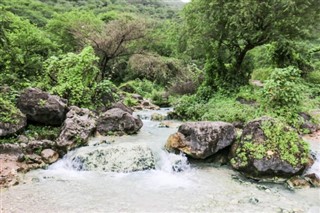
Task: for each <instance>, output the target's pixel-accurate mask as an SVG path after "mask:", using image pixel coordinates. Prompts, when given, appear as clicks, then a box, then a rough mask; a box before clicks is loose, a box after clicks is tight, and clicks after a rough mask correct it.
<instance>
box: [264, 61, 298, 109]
mask: <svg viewBox="0 0 320 213" xmlns="http://www.w3.org/2000/svg"><path fill="white" fill-rule="evenodd" d="M303 89H304V87H303V84H302V79H301V78H300V71H299V70H298V69H296V68H294V67H287V68H282V69H275V70H274V71H273V72H272V74H271V76H270V78H269V79H268V80H267V81H266V83H265V85H264V88H263V93H262V103H263V105H264V106H265V107H266V108H272V109H280V108H284V107H290V108H291V109H296V108H297V107H298V106H299V105H300V103H301V101H302V98H303V96H302V92H303Z"/></svg>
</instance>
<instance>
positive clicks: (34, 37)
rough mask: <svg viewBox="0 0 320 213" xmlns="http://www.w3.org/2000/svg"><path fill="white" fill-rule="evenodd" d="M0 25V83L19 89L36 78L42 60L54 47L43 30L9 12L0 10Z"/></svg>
mask: <svg viewBox="0 0 320 213" xmlns="http://www.w3.org/2000/svg"><path fill="white" fill-rule="evenodd" d="M0 22H1V24H2V25H1V27H0V34H1V35H0V36H1V38H0V40H1V41H0V47H1V48H0V75H1V76H0V77H1V78H0V83H6V84H12V82H16V84H15V86H19V83H25V82H26V81H29V82H30V81H33V80H36V79H38V78H39V76H41V74H42V72H43V69H42V65H43V61H45V60H46V59H47V58H48V57H49V56H50V55H51V54H52V52H53V51H55V48H56V46H55V45H54V43H52V42H51V41H50V39H48V38H47V37H46V35H45V33H44V32H43V31H41V30H40V29H39V28H37V27H36V26H35V25H33V24H31V23H30V22H29V21H27V20H23V19H21V18H20V17H18V16H16V15H14V14H12V13H11V12H8V11H5V10H4V11H2V13H1V14H0Z"/></svg>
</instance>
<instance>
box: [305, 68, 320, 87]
mask: <svg viewBox="0 0 320 213" xmlns="http://www.w3.org/2000/svg"><path fill="white" fill-rule="evenodd" d="M306 80H307V81H308V82H310V83H313V84H319V85H320V70H317V71H313V72H310V73H308V75H307V78H306Z"/></svg>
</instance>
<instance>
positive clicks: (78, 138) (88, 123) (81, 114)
mask: <svg viewBox="0 0 320 213" xmlns="http://www.w3.org/2000/svg"><path fill="white" fill-rule="evenodd" d="M95 129H96V116H95V114H94V113H93V112H92V111H90V110H88V109H82V108H78V107H76V106H71V107H70V111H69V112H68V113H67V118H66V119H65V121H64V123H63V126H62V130H61V133H60V135H59V137H58V139H57V146H58V147H59V148H60V149H62V150H63V151H68V150H70V149H73V148H76V147H80V146H82V145H86V144H87V143H88V139H89V137H90V136H91V135H93V133H94V132H95Z"/></svg>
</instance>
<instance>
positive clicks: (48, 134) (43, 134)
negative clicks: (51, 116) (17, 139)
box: [24, 125, 60, 140]
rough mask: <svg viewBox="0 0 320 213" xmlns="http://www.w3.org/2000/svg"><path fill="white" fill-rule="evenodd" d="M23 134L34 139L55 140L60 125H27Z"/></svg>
mask: <svg viewBox="0 0 320 213" xmlns="http://www.w3.org/2000/svg"><path fill="white" fill-rule="evenodd" d="M24 134H25V136H27V137H28V138H29V139H30V138H33V139H35V140H44V139H47V140H55V139H56V138H57V137H58V136H59V134H60V127H52V126H34V125H28V126H27V128H26V130H25V131H24Z"/></svg>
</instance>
